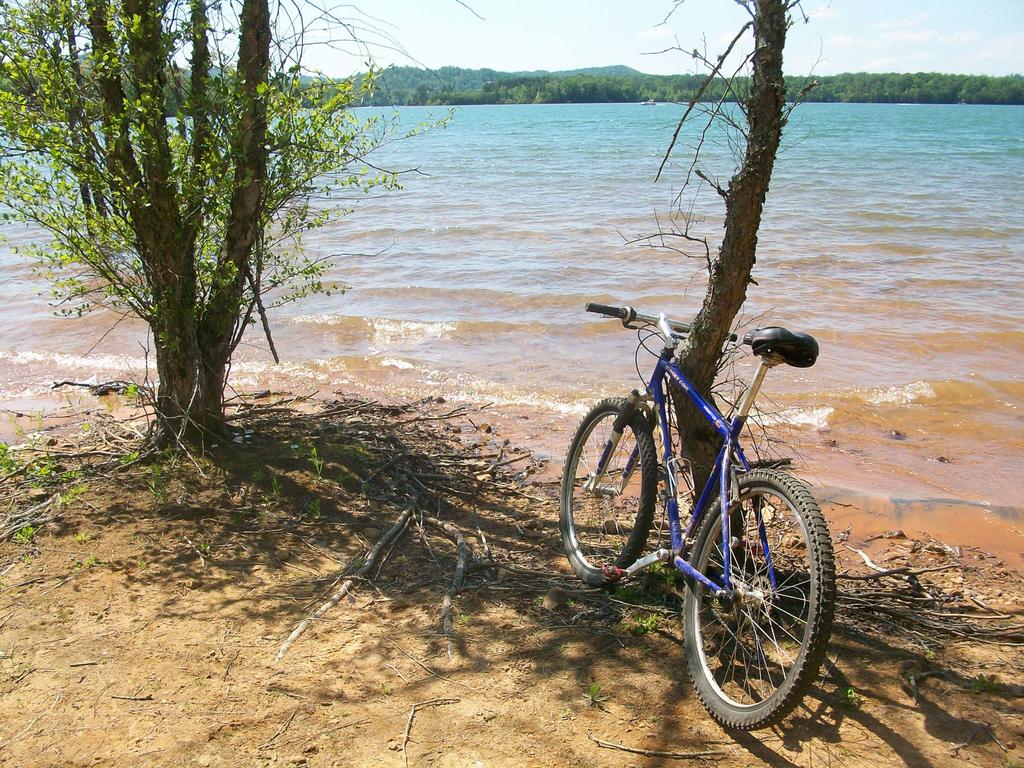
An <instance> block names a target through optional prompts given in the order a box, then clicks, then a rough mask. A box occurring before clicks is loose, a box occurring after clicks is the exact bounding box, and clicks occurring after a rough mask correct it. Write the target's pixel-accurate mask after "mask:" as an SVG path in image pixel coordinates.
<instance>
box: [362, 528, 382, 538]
mask: <svg viewBox="0 0 1024 768" xmlns="http://www.w3.org/2000/svg"><path fill="white" fill-rule="evenodd" d="M363 536H365V537H366V538H368V539H370V540H371V541H376V540H377V539H379V538H380V528H375V527H373V526H372V525H368V526H367V527H366V528H363Z"/></svg>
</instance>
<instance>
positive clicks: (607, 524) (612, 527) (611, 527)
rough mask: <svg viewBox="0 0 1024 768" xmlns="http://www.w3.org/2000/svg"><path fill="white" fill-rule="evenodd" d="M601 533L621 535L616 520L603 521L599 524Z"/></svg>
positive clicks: (620, 528)
mask: <svg viewBox="0 0 1024 768" xmlns="http://www.w3.org/2000/svg"><path fill="white" fill-rule="evenodd" d="M601 533H622V527H621V526H620V525H619V522H618V520H605V521H604V522H603V523H601Z"/></svg>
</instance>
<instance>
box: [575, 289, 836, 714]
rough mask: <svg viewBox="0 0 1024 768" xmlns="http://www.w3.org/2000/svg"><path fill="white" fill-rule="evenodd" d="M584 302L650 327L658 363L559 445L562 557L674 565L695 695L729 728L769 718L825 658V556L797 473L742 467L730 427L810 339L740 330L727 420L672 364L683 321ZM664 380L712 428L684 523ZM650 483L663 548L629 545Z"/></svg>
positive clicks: (785, 709)
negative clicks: (739, 376)
mask: <svg viewBox="0 0 1024 768" xmlns="http://www.w3.org/2000/svg"><path fill="white" fill-rule="evenodd" d="M586 309H587V311H588V312H594V313H597V314H602V315H605V316H608V317H614V318H618V319H620V320H621V321H622V325H623V326H624V327H626V328H629V329H633V330H637V331H638V332H641V333H642V332H643V331H644V330H648V331H650V335H649V336H648V337H647V338H653V337H654V336H655V335H658V336H660V337H661V339H662V341H663V346H662V349H661V351H660V353H655V354H657V356H658V362H657V365H656V366H655V369H654V373H653V374H652V375H651V377H650V380H649V383H647V386H646V388H645V391H643V392H640V391H639V390H636V389H634V390H633V392H632V393H631V394H630V395H629V396H628V397H626V398H608V399H605V400H602V401H601V402H599V403H598V404H597V405H596V406H594V408H593V409H591V411H590V413H588V414H587V416H586V417H585V418H584V419H583V421H582V423H581V424H580V426H579V428H578V429H577V431H576V434H575V436H574V437H573V440H572V443H571V444H570V447H569V452H568V455H567V456H566V464H565V470H564V472H563V476H562V484H561V504H560V510H559V528H560V531H561V535H562V543H563V546H564V547H565V550H566V554H567V556H568V558H569V562H570V563H571V565H572V569H573V571H574V572H575V573H576V575H577V576H578V577H579V578H581V579H582V580H583V581H585V582H587V583H588V584H591V585H595V586H597V585H608V584H611V583H614V582H616V581H618V580H620V579H622V578H626V577H629V576H633V575H635V574H637V573H639V572H640V571H643V570H644V569H645V568H648V567H650V566H652V565H654V564H655V563H667V564H670V565H672V566H674V567H675V568H677V569H678V570H679V571H681V572H682V573H683V575H684V577H685V581H686V585H687V586H686V591H685V594H684V598H683V612H682V615H683V635H684V643H685V648H686V662H687V664H686V666H687V670H688V672H689V674H690V678H691V680H692V681H693V685H694V688H695V690H696V692H697V697H698V698H699V699H700V701H701V703H702V704H703V706H704V708H705V709H706V710H707V711H708V713H709V714H710V715H711V717H712V718H714V719H715V720H716V721H717V722H719V723H720V724H721V725H723V726H725V727H727V728H735V729H742V730H754V729H758V728H763V727H766V726H768V725H771V724H774V723H776V722H778V721H779V720H781V719H782V718H784V717H785V716H786V715H787V714H789V713H790V712H791V711H792V710H793V709H794V708H795V707H796V705H797V704H798V703H799V702H800V700H801V699H802V698H803V696H804V695H805V694H806V692H807V691H808V690H809V689H810V687H811V685H812V684H813V683H814V681H815V679H816V678H817V675H818V671H819V669H820V667H821V663H822V661H823V659H824V657H825V651H826V647H827V645H828V640H829V637H830V634H831V627H832V618H833V608H834V603H835V564H834V555H833V552H832V543H831V539H830V537H829V532H828V527H827V525H826V523H825V520H824V518H823V516H822V514H821V509H820V508H819V506H818V504H817V503H816V502H815V500H814V498H813V497H812V496H811V494H810V492H809V490H808V487H807V485H806V484H805V483H804V482H803V481H801V480H799V479H798V478H796V477H795V476H793V475H791V474H788V473H786V472H783V471H780V470H779V469H777V468H768V467H758V466H755V465H752V464H751V463H750V462H749V461H748V460H747V457H746V456H745V455H744V453H743V449H742V447H741V446H740V442H739V437H740V433H741V431H742V429H743V427H744V425H745V423H746V421H747V417H748V416H749V413H750V409H751V406H752V405H753V402H754V398H755V397H756V396H757V393H758V391H759V390H760V388H761V384H762V382H763V381H764V378H765V375H766V373H767V371H768V369H770V368H773V367H775V366H776V365H780V364H783V363H785V364H788V365H791V366H796V367H804V368H806V367H810V366H811V365H813V364H814V362H815V361H816V360H817V356H818V345H817V342H816V341H815V340H814V339H813V338H812V337H811V336H808V335H806V334H801V333H793V332H791V331H789V330H787V329H785V328H778V327H771V328H760V329H756V330H753V331H750V332H749V333H747V334H746V336H745V337H744V338H743V342H742V343H743V344H746V345H749V346H750V347H751V349H752V351H753V353H754V355H756V356H757V357H759V358H760V362H759V364H758V367H757V370H756V372H755V374H754V376H753V379H752V381H751V384H750V386H749V387H748V388H747V390H746V392H745V393H744V395H743V397H742V398H741V400H740V401H739V403H738V405H737V406H736V408H735V413H734V414H733V415H732V416H731V418H727V417H726V416H723V415H722V413H720V412H719V410H718V409H717V408H716V407H715V406H714V405H713V404H712V403H710V402H708V400H706V399H705V398H704V397H702V396H701V395H700V393H698V392H697V391H696V389H695V388H694V387H693V385H692V384H691V383H690V381H689V380H688V379H687V378H686V377H685V376H684V375H683V374H682V372H681V371H680V370H679V368H678V367H677V366H676V365H675V363H674V362H673V359H674V356H675V352H676V349H677V346H678V344H679V342H680V341H681V340H682V338H684V337H685V335H686V334H687V333H688V332H689V330H690V326H689V325H687V324H686V323H681V322H678V321H674V320H670V319H668V318H667V317H666V316H665V315H664V314H659V315H658V316H657V317H655V316H653V315H645V314H641V313H639V312H637V311H636V310H635V309H633V308H632V307H628V306H627V307H611V306H606V305H602V304H593V303H589V304H587V307H586ZM730 340H731V341H732V342H735V341H736V340H737V337H736V335H735V334H732V335H730ZM645 342H646V339H645V338H643V337H642V336H641V338H640V346H643V347H645V348H646V344H645ZM640 346H638V347H637V353H638V354H639V350H640ZM648 351H652V352H653V350H650V349H648ZM637 372H638V373H640V366H639V364H638V365H637ZM641 377H642V374H641ZM671 385H675V387H674V388H675V389H676V391H679V390H681V391H682V392H683V393H685V395H686V397H688V398H689V399H690V400H691V401H692V402H693V404H694V405H696V406H697V408H698V410H699V411H700V412H701V413H702V414H703V415H704V417H705V418H707V419H708V421H709V422H710V423H711V424H712V425H713V426H714V428H715V429H716V430H717V431H718V433H719V434H720V435H721V436H722V447H721V449H720V450H719V453H718V456H717V459H716V460H715V464H714V469H713V471H712V473H711V475H710V477H709V478H708V480H707V483H706V484H705V485H704V487H703V489H702V490H701V493H700V496H699V497H697V500H696V503H693V504H692V509H691V511H690V515H689V518H688V521H687V523H686V526H685V528H684V527H683V525H682V521H681V519H680V506H683V505H687V504H690V503H692V499H693V497H694V496H695V493H694V492H693V491H694V489H693V487H692V479H691V472H690V465H689V462H688V461H687V460H686V459H685V457H684V456H683V455H682V451H681V450H680V451H679V452H678V454H677V453H676V451H675V450H674V448H673V440H672V421H671V414H672V407H671V406H672V400H671V399H672V397H673V396H674V394H673V392H672V390H673V386H671ZM656 428H657V435H658V437H659V438H660V441H661V454H662V455H661V458H660V460H659V457H658V451H657V449H656V447H655V429H656ZM677 431H678V430H677ZM681 444H682V443H681V440H680V445H681ZM680 480H682V481H683V484H684V485H686V487H685V488H684V487H683V486H681V484H680ZM659 486H660V489H661V490H660V494H661V496H662V498H663V505H664V508H665V512H666V515H667V519H668V532H669V548H664V547H663V548H660V549H658V550H656V551H654V552H651V553H649V554H647V555H644V556H641V552H642V551H643V549H644V546H645V544H646V541H647V537H648V534H649V532H650V529H651V525H652V522H653V517H654V510H655V506H656V503H657V496H658V495H659ZM723 500H724V503H723ZM726 512H727V513H726Z"/></svg>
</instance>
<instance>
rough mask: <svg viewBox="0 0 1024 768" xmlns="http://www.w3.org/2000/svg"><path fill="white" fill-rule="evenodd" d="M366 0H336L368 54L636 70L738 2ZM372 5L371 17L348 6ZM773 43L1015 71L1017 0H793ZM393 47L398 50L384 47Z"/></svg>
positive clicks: (802, 57) (901, 61)
mask: <svg viewBox="0 0 1024 768" xmlns="http://www.w3.org/2000/svg"><path fill="white" fill-rule="evenodd" d="M465 2H466V4H467V5H468V6H470V7H471V8H472V9H473V11H475V12H476V13H477V14H479V16H482V17H483V19H481V18H478V17H477V16H476V15H475V14H474V13H473V12H471V11H470V10H467V8H465V7H463V6H462V5H461V4H460V3H459V2H457V0H376V2H374V3H373V4H372V6H368V5H362V6H344V8H346V9H347V10H342V11H339V13H340V14H342V15H344V16H345V18H346V19H347V20H348V21H350V22H352V23H353V24H354V25H355V27H356V28H358V29H359V30H360V34H361V36H362V37H364V38H366V39H367V40H370V41H371V42H373V41H375V42H376V43H377V44H376V45H372V46H371V51H372V54H373V57H374V59H375V60H376V61H377V63H378V64H380V65H388V64H407V65H416V64H420V65H423V66H427V67H431V68H436V67H441V66H444V65H448V64H450V65H454V66H460V67H472V68H477V67H491V68H493V69H498V70H524V69H549V70H559V69H574V68H577V67H590V66H603V65H608V64H626V65H628V66H631V67H634V68H636V69H639V70H641V71H643V72H651V73H655V74H677V73H683V72H691V71H694V65H693V61H692V59H691V57H690V56H689V55H687V54H683V53H680V52H679V51H675V52H669V53H662V54H658V55H645V54H648V53H650V52H653V51H659V50H662V49H665V48H669V47H671V46H675V45H677V44H678V46H679V47H681V48H682V49H683V50H687V51H690V50H693V48H695V47H697V48H700V49H701V50H704V49H705V46H706V49H707V51H708V52H709V53H715V52H717V51H718V50H720V49H721V48H722V47H724V45H725V44H726V43H727V42H728V40H729V39H731V37H732V35H733V34H734V33H735V30H736V29H738V28H739V26H740V25H741V24H742V22H743V19H744V18H745V14H744V12H743V10H742V9H741V8H740V7H739V6H738V5H737V4H736V3H735V2H734V0H685V2H683V3H682V4H680V5H679V7H678V8H677V9H676V10H675V11H674V13H673V14H672V16H671V18H670V19H669V20H668V22H667V23H664V24H661V23H660V22H662V21H663V20H664V19H665V16H666V14H668V13H669V11H671V10H672V7H673V5H674V3H673V2H671V0H632V1H630V0H619V1H618V2H611V1H610V0H589V1H588V0H547V1H546V2H545V1H544V0H517V1H516V2H511V1H510V0H465ZM357 7H361V8H363V9H370V8H372V17H371V16H370V15H367V14H369V13H370V11H369V10H367V14H361V13H360V12H358V11H356V10H354V9H355V8H357ZM803 8H804V11H805V12H806V14H807V15H808V17H809V18H810V23H807V24H804V23H803V22H802V20H798V21H797V24H796V25H795V26H794V27H793V29H791V30H790V35H789V41H788V43H787V47H786V53H785V71H786V73H787V74H807V73H808V72H812V71H813V72H814V73H816V74H822V75H828V74H835V73H838V72H851V71H867V72H918V71H926V72H959V73H967V74H990V75H1005V74H1017V73H1024V0H974V2H965V1H964V0H932V2H923V1H920V0H918V1H915V2H910V1H907V2H901V1H900V0H890V1H888V2H886V1H884V0H862V1H858V0H832V1H831V2H829V1H828V0H805V2H804V4H803ZM394 48H401V49H403V51H396V50H393V49H394ZM308 63H309V64H311V65H313V66H314V67H316V68H318V69H320V70H321V71H324V72H326V73H327V74H330V75H344V74H349V73H351V72H353V71H356V70H359V69H361V68H362V65H361V62H360V57H358V56H347V55H345V54H343V53H340V52H338V51H337V50H328V49H324V48H313V49H311V50H310V51H309V52H308Z"/></svg>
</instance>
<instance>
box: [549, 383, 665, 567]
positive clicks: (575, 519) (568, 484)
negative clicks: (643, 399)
mask: <svg viewBox="0 0 1024 768" xmlns="http://www.w3.org/2000/svg"><path fill="white" fill-rule="evenodd" d="M625 405H626V401H625V400H624V399H623V398H618V397H611V398H608V399H606V400H602V401H601V402H600V403H598V404H597V405H595V406H594V407H593V408H592V409H591V411H590V413H588V414H587V415H586V417H584V419H583V422H582V423H581V424H580V426H579V428H578V429H577V430H576V435H575V437H573V440H572V444H571V445H570V447H569V453H568V455H567V456H566V460H565V468H564V470H563V472H562V494H561V506H560V509H559V515H558V524H559V530H560V531H561V533H562V545H563V546H564V547H565V553H566V556H567V557H568V558H569V563H570V564H571V565H572V569H573V571H574V572H575V573H576V575H577V576H578V577H579V578H581V579H583V581H585V582H587V583H588V584H593V585H599V584H603V583H605V582H606V581H608V576H607V574H606V573H605V571H604V568H605V567H606V566H610V565H614V566H616V567H618V568H625V567H627V566H629V565H632V563H633V562H634V561H635V560H636V559H637V558H638V557H639V556H640V553H641V552H642V551H643V547H644V544H645V543H646V542H647V534H648V532H649V531H650V528H651V521H652V519H653V517H654V506H655V501H656V499H657V493H658V478H657V473H658V460H657V457H656V454H655V448H654V438H653V437H652V435H651V427H650V425H649V424H648V423H647V420H646V419H645V418H644V413H643V412H642V411H639V410H638V411H637V412H636V413H634V414H633V417H632V418H631V419H630V421H629V423H628V424H627V425H626V428H625V430H624V431H623V434H622V438H621V440H619V444H618V446H617V448H616V450H615V451H614V453H613V454H612V455H611V456H609V457H608V460H607V463H606V466H605V468H604V472H603V474H602V475H601V480H600V482H598V483H596V485H595V484H594V477H595V474H596V472H597V466H598V463H599V462H600V460H601V456H602V454H603V452H604V450H605V446H606V445H607V444H608V440H609V439H610V438H611V435H612V425H613V423H614V421H615V418H616V417H617V416H618V415H619V413H620V412H621V411H622V409H623V408H624V407H625Z"/></svg>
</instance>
